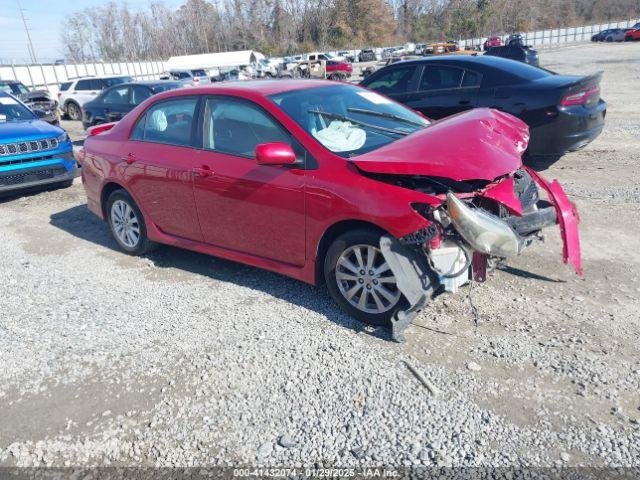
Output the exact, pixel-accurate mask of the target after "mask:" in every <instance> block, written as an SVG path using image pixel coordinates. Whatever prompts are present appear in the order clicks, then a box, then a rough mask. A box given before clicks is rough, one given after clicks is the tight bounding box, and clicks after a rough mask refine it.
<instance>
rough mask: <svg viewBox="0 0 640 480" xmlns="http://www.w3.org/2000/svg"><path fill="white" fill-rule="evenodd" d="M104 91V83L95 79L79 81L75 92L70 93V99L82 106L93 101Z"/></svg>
mask: <svg viewBox="0 0 640 480" xmlns="http://www.w3.org/2000/svg"><path fill="white" fill-rule="evenodd" d="M101 90H102V83H101V82H100V80H98V79H95V78H85V79H83V80H78V82H77V83H76V87H75V89H74V90H73V91H71V92H69V98H71V99H73V100H75V101H76V103H78V104H79V105H80V106H82V105H84V104H85V103H87V102H89V101H91V100H93V99H94V98H96V97H97V96H98V94H99V93H100V91H101Z"/></svg>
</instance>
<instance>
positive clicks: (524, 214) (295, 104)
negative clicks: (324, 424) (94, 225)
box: [80, 80, 581, 339]
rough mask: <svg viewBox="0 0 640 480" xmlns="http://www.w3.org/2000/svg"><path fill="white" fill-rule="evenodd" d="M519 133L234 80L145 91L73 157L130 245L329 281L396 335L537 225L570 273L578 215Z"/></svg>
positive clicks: (339, 88)
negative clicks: (527, 160)
mask: <svg viewBox="0 0 640 480" xmlns="http://www.w3.org/2000/svg"><path fill="white" fill-rule="evenodd" d="M528 139H529V135H528V129H527V126H526V125H525V124H524V123H523V122H522V121H520V120H518V119H517V118H515V117H513V116H510V115H508V114H505V113H501V112H499V111H495V110H489V109H476V110H472V111H469V112H466V113H462V114H459V115H456V116H452V117H449V118H447V119H445V120H442V121H438V122H435V123H433V122H431V121H429V120H428V119H426V118H424V117H422V116H420V115H419V114H416V113H415V112H413V111H412V110H410V109H408V108H406V107H404V106H402V105H400V104H398V103H395V102H394V101H392V100H389V99H387V98H386V97H383V96H381V95H379V94H378V93H375V92H372V91H369V90H366V89H364V88H361V87H358V86H355V85H347V84H339V85H336V84H335V83H334V82H326V81H310V80H291V81H260V82H234V83H228V84H219V85H213V86H207V87H201V88H192V89H188V90H186V89H183V90H174V91H170V92H166V93H161V94H159V95H155V96H154V97H152V98H150V99H148V100H147V101H145V102H144V103H142V104H141V105H139V106H138V107H137V108H135V109H134V110H133V111H131V112H130V113H129V114H127V115H126V116H125V117H124V119H123V120H121V121H120V122H118V123H117V124H108V125H101V126H98V127H94V128H93V129H92V130H90V135H89V137H88V138H87V140H86V142H85V144H84V151H83V152H81V155H80V157H81V163H82V179H83V182H84V187H85V189H86V192H87V197H88V206H89V208H90V209H91V211H93V212H94V213H95V214H96V215H98V216H99V217H100V218H102V219H105V220H106V221H107V223H108V225H109V228H110V229H111V232H112V233H113V236H114V238H115V240H116V242H117V243H118V245H119V246H120V248H121V249H122V250H124V251H125V252H126V253H129V254H132V255H142V254H144V253H146V252H147V251H149V249H150V248H151V247H153V246H154V245H155V244H158V243H161V244H169V245H174V246H178V247H182V248H187V249H190V250H195V251H198V252H202V253H205V254H210V255H216V256H219V257H224V258H227V259H231V260H235V261H238V262H242V263H246V264H249V265H254V266H257V267H261V268H265V269H268V270H272V271H275V272H279V273H281V274H284V275H287V276H290V277H293V278H296V279H299V280H302V281H304V282H308V283H311V284H320V283H326V286H327V289H328V290H329V292H330V294H331V296H332V297H333V299H334V300H335V301H336V303H337V304H338V305H339V306H340V307H342V308H343V309H344V310H345V311H346V312H347V313H349V314H350V315H352V316H354V317H355V318H357V319H359V320H361V321H363V322H367V323H370V324H375V325H388V326H391V327H392V331H393V335H394V338H396V339H401V338H402V330H403V328H404V327H406V325H407V324H408V323H409V322H410V321H411V319H412V318H413V317H414V316H415V315H416V314H417V313H418V312H419V311H420V310H421V309H423V308H425V306H426V305H427V303H428V302H429V300H430V299H431V298H432V297H433V296H434V295H436V294H438V293H441V292H443V291H447V292H455V291H456V290H457V289H458V288H459V287H460V286H462V285H464V284H466V283H468V282H469V281H471V280H472V279H476V280H479V281H482V280H484V278H485V273H486V268H487V264H488V263H489V262H491V261H492V260H495V259H498V260H508V259H509V258H512V257H515V256H516V255H519V254H520V253H522V251H523V249H524V248H525V247H526V246H527V245H528V244H530V243H531V242H532V241H533V240H534V239H535V238H536V236H537V235H538V234H539V232H540V230H542V229H543V228H546V227H552V226H557V227H559V229H560V232H561V236H562V239H563V242H564V251H563V256H564V261H565V263H566V262H571V263H572V264H573V266H574V267H575V269H576V271H577V272H578V273H581V272H580V245H579V238H578V214H577V212H576V209H575V207H574V205H573V204H572V203H571V202H570V201H569V200H568V198H567V196H566V195H565V193H564V191H563V189H562V188H561V187H560V185H559V184H558V183H557V182H556V181H553V182H548V181H547V180H545V179H544V178H542V177H541V176H539V175H538V174H536V173H535V172H533V171H532V170H529V169H527V168H526V167H523V165H522V162H521V155H522V153H523V152H524V151H525V149H526V148H527V142H528Z"/></svg>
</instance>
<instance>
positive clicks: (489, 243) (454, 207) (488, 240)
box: [447, 193, 520, 258]
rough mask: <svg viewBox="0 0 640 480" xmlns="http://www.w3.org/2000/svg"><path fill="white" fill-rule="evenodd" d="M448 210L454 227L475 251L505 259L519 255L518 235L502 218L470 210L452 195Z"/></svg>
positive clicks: (450, 195) (448, 195)
mask: <svg viewBox="0 0 640 480" xmlns="http://www.w3.org/2000/svg"><path fill="white" fill-rule="evenodd" d="M447 211H448V216H449V218H450V219H451V224H452V225H453V226H454V228H455V229H456V231H457V232H458V233H459V234H460V236H461V237H462V238H464V240H465V241H466V242H467V243H468V244H469V245H471V247H473V249H474V250H477V251H478V252H481V253H486V254H487V255H492V256H495V257H503V258H509V257H514V256H516V255H518V253H519V252H520V245H519V241H518V236H517V235H516V233H515V232H514V231H513V229H512V228H511V227H510V226H509V225H507V224H506V223H505V222H503V221H502V220H500V219H499V218H497V217H495V216H493V215H491V214H490V213H488V212H485V211H483V210H481V209H473V208H470V207H469V206H467V205H466V204H465V203H464V202H463V201H462V200H460V199H458V198H457V197H456V196H455V195H453V194H452V193H448V194H447Z"/></svg>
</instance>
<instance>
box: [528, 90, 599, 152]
mask: <svg viewBox="0 0 640 480" xmlns="http://www.w3.org/2000/svg"><path fill="white" fill-rule="evenodd" d="M606 114H607V104H606V102H604V101H602V100H601V101H600V103H599V104H598V106H597V107H595V108H592V109H587V108H584V107H582V106H575V107H568V108H564V109H560V110H558V114H557V117H556V118H555V119H554V120H553V121H551V122H549V123H546V124H544V125H541V126H538V127H533V128H532V129H531V139H530V141H529V148H528V150H527V154H528V155H533V156H535V155H563V154H565V153H567V152H573V151H575V150H580V149H581V148H583V147H584V146H586V145H588V144H589V143H591V142H592V141H593V140H595V139H596V138H597V137H598V135H600V133H601V132H602V129H603V128H604V119H605V116H606Z"/></svg>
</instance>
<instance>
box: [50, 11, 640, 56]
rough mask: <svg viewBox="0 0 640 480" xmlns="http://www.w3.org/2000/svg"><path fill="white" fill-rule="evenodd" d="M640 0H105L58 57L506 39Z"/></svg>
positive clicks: (76, 18)
mask: <svg viewBox="0 0 640 480" xmlns="http://www.w3.org/2000/svg"><path fill="white" fill-rule="evenodd" d="M639 12H640V0H217V1H216V2H215V3H214V2H211V1H207V0H185V3H184V4H183V5H182V6H180V7H179V8H177V9H171V8H169V7H167V6H166V5H165V4H163V3H162V1H152V2H151V3H150V4H149V7H148V8H146V9H144V10H132V9H131V8H129V7H128V6H127V4H126V3H124V2H122V3H119V2H114V1H111V2H108V3H106V4H104V5H102V6H99V7H95V8H94V7H92V8H87V9H84V10H80V11H78V12H76V13H75V14H73V15H70V16H69V17H68V18H66V19H65V21H64V22H63V24H62V42H63V47H64V50H65V51H64V54H65V57H66V58H67V60H69V61H72V62H91V61H105V62H106V61H136V60H149V59H166V58H168V57H170V56H173V55H187V54H196V53H207V52H220V51H229V50H245V49H253V50H258V51H260V52H263V53H265V54H268V55H287V54H294V53H300V52H307V51H313V50H316V49H318V50H327V49H343V48H364V47H371V46H385V45H393V44H399V43H403V42H405V41H413V42H416V43H424V42H427V41H437V40H443V39H451V38H469V37H478V36H482V35H487V34H506V33H511V32H516V31H530V30H541V29H547V28H556V27H565V26H572V25H583V24H589V23H596V22H606V21H608V20H617V19H623V18H631V17H633V16H637V15H638V14H639Z"/></svg>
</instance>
